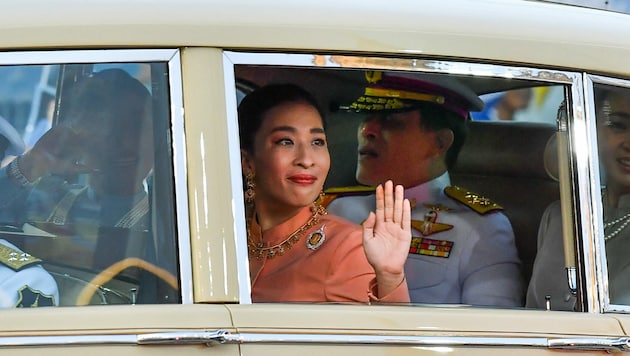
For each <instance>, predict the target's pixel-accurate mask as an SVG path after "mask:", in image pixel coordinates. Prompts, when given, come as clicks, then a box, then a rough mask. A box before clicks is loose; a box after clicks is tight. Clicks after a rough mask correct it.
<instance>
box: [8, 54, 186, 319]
mask: <svg viewBox="0 0 630 356" xmlns="http://www.w3.org/2000/svg"><path fill="white" fill-rule="evenodd" d="M168 74H169V73H168V68H167V64H166V63H163V62H146V63H102V64H55V65H44V66H2V67H0V83H2V84H1V85H0V92H2V93H3V95H2V96H1V97H2V98H3V99H2V100H0V115H1V116H2V117H3V121H1V122H0V124H1V125H0V130H1V132H0V144H1V145H0V148H2V152H1V153H2V157H3V161H2V168H0V196H1V197H2V198H1V199H0V201H2V203H0V276H2V278H1V279H2V280H5V281H7V282H0V305H1V306H2V307H11V306H23V307H27V306H35V305H37V306H45V305H59V306H69V305H84V304H133V303H177V302H179V296H178V295H179V293H178V288H179V287H178V285H179V281H178V277H177V276H178V267H177V263H176V261H177V248H176V246H177V244H176V238H175V236H176V233H175V223H174V210H173V209H174V207H173V205H174V203H173V169H172V167H171V162H172V160H171V154H172V152H171V148H170V146H169V143H170V142H171V139H170V135H171V133H170V129H169V122H170V116H169V106H170V105H169V100H170V99H169V94H168V92H169V91H168V88H169V87H168Z"/></svg>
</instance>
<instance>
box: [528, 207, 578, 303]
mask: <svg viewBox="0 0 630 356" xmlns="http://www.w3.org/2000/svg"><path fill="white" fill-rule="evenodd" d="M563 251H564V246H563V240H562V219H561V218H560V202H555V203H553V204H551V205H550V206H549V207H547V209H546V210H545V213H544V214H543V216H542V219H541V222H540V227H539V230H538V249H537V253H536V259H535V260H534V267H533V270H532V278H531V280H530V283H529V287H528V289H527V301H526V306H527V307H529V308H539V309H545V308H546V300H545V297H546V296H550V297H551V309H553V310H573V309H574V306H575V297H574V296H573V295H572V294H571V292H570V291H569V288H568V282H567V278H566V271H565V266H564V252H563Z"/></svg>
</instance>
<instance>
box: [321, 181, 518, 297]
mask: <svg viewBox="0 0 630 356" xmlns="http://www.w3.org/2000/svg"><path fill="white" fill-rule="evenodd" d="M449 185H450V178H449V176H448V173H445V174H443V175H442V176H440V177H438V178H436V179H434V180H432V181H429V182H427V183H424V184H421V185H418V186H415V187H411V188H407V189H406V190H405V197H406V198H409V199H410V201H411V202H412V206H413V209H412V216H411V218H412V220H413V225H414V230H413V232H412V235H413V239H412V245H411V248H410V252H409V258H408V259H407V262H406V264H405V274H406V278H407V284H408V286H409V294H410V296H411V301H412V302H414V303H455V304H471V305H490V306H522V305H523V301H522V295H523V288H524V287H523V280H522V275H521V270H520V260H519V257H518V252H517V250H516V246H515V243H514V233H513V231H512V226H511V225H510V222H509V221H508V219H507V217H506V216H505V215H504V214H503V213H501V212H498V211H492V212H488V213H486V214H483V215H482V214H480V213H478V212H476V211H474V210H472V209H471V208H470V207H469V206H467V205H465V204H463V203H461V202H459V201H457V200H455V199H453V198H451V197H449V196H447V195H446V194H445V192H444V191H445V188H446V187H448V186H449ZM476 197H478V198H483V197H479V196H476ZM414 202H415V203H414ZM374 208H375V198H374V195H373V194H372V195H369V196H351V197H342V198H338V199H335V200H334V201H333V202H332V203H330V205H329V206H328V211H329V212H331V213H334V214H337V215H341V216H343V217H345V218H347V219H349V220H351V221H354V222H356V223H361V222H362V221H363V220H365V218H366V217H367V216H368V213H369V212H370V211H373V210H374ZM423 221H431V222H432V223H431V224H429V225H430V227H427V224H423ZM431 229H432V230H433V231H432V233H431V232H429V230H431ZM440 229H445V230H443V231H440ZM421 230H425V231H424V233H425V234H423V233H422V231H421Z"/></svg>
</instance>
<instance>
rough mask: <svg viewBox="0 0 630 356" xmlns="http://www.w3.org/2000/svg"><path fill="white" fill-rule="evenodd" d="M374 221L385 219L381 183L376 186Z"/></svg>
mask: <svg viewBox="0 0 630 356" xmlns="http://www.w3.org/2000/svg"><path fill="white" fill-rule="evenodd" d="M375 212H376V221H377V222H378V221H384V220H385V195H384V193H383V185H381V184H379V185H378V186H377V187H376V211H375Z"/></svg>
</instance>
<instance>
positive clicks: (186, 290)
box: [168, 50, 193, 304]
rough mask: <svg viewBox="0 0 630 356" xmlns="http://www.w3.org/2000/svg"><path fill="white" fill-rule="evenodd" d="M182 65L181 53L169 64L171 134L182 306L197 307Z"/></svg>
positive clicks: (177, 53)
mask: <svg viewBox="0 0 630 356" xmlns="http://www.w3.org/2000/svg"><path fill="white" fill-rule="evenodd" d="M181 68H182V64H181V53H180V51H179V50H177V51H176V52H174V53H173V56H172V57H171V59H170V60H169V61H168V72H169V74H168V80H169V86H170V93H169V96H170V100H171V102H170V105H171V130H172V135H171V137H172V142H171V148H172V149H173V179H174V182H175V186H174V191H175V202H174V203H175V207H174V208H175V211H176V214H175V219H176V224H177V248H178V251H179V253H178V257H177V258H178V263H179V282H180V296H181V298H182V304H192V303H193V287H192V258H191V255H192V253H191V247H190V219H189V217H190V212H189V211H188V186H187V181H188V171H187V170H186V135H185V131H184V95H183V88H182V69H181Z"/></svg>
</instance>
